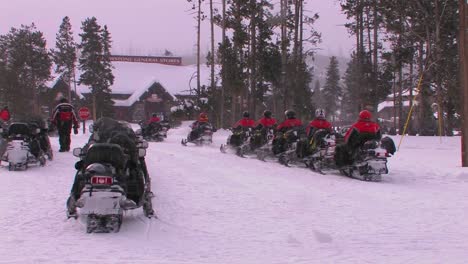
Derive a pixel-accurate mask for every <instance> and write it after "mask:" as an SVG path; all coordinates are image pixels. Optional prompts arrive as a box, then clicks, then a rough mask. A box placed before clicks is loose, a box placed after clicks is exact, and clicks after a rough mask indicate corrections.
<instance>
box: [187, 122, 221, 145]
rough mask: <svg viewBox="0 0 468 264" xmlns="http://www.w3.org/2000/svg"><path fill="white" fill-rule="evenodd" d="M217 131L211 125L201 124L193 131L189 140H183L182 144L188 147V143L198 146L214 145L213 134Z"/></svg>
mask: <svg viewBox="0 0 468 264" xmlns="http://www.w3.org/2000/svg"><path fill="white" fill-rule="evenodd" d="M214 132H216V129H215V128H214V127H213V125H211V124H210V123H203V124H200V125H199V127H197V128H196V129H194V130H192V131H191V132H190V133H189V135H188V136H187V139H182V140H181V142H180V143H181V144H182V145H183V146H187V143H192V144H195V145H197V146H203V145H211V143H213V133H214Z"/></svg>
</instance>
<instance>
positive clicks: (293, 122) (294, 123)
mask: <svg viewBox="0 0 468 264" xmlns="http://www.w3.org/2000/svg"><path fill="white" fill-rule="evenodd" d="M298 126H302V121H301V120H299V119H296V118H292V119H286V120H284V121H283V123H281V124H280V125H279V126H278V127H277V128H276V129H277V130H280V129H282V128H286V129H288V128H293V127H298Z"/></svg>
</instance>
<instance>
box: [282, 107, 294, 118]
mask: <svg viewBox="0 0 468 264" xmlns="http://www.w3.org/2000/svg"><path fill="white" fill-rule="evenodd" d="M284 115H285V116H286V117H287V118H288V119H293V118H296V112H294V110H291V109H288V110H286V111H285V112H284Z"/></svg>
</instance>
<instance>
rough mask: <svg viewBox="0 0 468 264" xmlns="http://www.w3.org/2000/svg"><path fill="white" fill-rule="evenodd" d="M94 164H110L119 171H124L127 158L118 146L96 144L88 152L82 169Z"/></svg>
mask: <svg viewBox="0 0 468 264" xmlns="http://www.w3.org/2000/svg"><path fill="white" fill-rule="evenodd" d="M92 163H109V164H111V165H112V166H113V167H114V168H116V169H117V170H120V169H124V168H125V166H126V164H127V158H126V157H125V154H124V152H123V150H122V148H121V147H120V146H119V145H117V144H111V143H94V144H92V145H91V146H90V147H89V148H88V151H87V152H86V156H85V158H84V164H83V166H82V168H86V167H87V166H88V165H90V164H92Z"/></svg>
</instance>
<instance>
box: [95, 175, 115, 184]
mask: <svg viewBox="0 0 468 264" xmlns="http://www.w3.org/2000/svg"><path fill="white" fill-rule="evenodd" d="M91 184H93V185H94V184H95V185H111V184H112V177H108V176H93V177H91Z"/></svg>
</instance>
